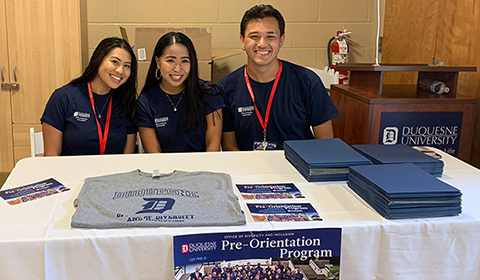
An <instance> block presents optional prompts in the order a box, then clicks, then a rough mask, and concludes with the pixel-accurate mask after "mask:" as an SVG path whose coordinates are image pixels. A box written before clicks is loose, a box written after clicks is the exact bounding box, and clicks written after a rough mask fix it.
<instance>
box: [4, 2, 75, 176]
mask: <svg viewBox="0 0 480 280" xmlns="http://www.w3.org/2000/svg"><path fill="white" fill-rule="evenodd" d="M81 2H83V1H81V0H77V1H64V0H49V1H47V0H39V1H30V0H0V6H1V7H0V20H1V21H2V23H1V27H0V46H1V48H0V59H1V60H0V66H3V68H4V82H5V83H17V84H18V85H19V86H18V89H14V90H11V89H8V87H4V89H2V91H1V96H0V100H1V103H0V104H1V105H0V106H1V111H2V112H1V113H0V129H1V130H2V133H1V134H0V150H1V157H2V159H1V163H0V171H9V170H11V168H12V167H13V165H14V163H15V162H16V161H18V160H19V159H21V158H23V157H26V156H29V153H28V152H26V151H28V149H25V146H28V145H29V144H28V141H25V139H24V137H27V139H28V128H29V127H30V126H38V125H39V124H40V117H41V115H42V113H43V110H44V108H45V103H46V102H47V100H48V98H49V97H50V95H51V93H52V92H53V90H55V89H56V88H58V87H60V86H62V85H63V84H65V83H66V82H68V81H70V80H71V79H72V78H73V77H76V76H78V75H80V74H81V71H82V44H81V43H82V30H83V29H82V21H81ZM4 23H5V24H4Z"/></svg>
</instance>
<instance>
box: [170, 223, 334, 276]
mask: <svg viewBox="0 0 480 280" xmlns="http://www.w3.org/2000/svg"><path fill="white" fill-rule="evenodd" d="M341 239H342V229H341V228H312V229H308V230H280V231H246V232H232V233H208V234H192V235H179V236H174V238H173V243H174V263H175V267H181V266H189V265H193V264H202V263H213V262H218V261H220V262H221V261H235V260H248V259H262V258H264V259H270V258H274V259H283V260H286V259H298V260H300V261H307V262H308V260H309V259H313V260H315V259H318V258H322V259H329V258H331V259H332V261H333V260H334V259H335V260H337V261H339V260H340V251H341ZM335 265H339V263H336V264H335Z"/></svg>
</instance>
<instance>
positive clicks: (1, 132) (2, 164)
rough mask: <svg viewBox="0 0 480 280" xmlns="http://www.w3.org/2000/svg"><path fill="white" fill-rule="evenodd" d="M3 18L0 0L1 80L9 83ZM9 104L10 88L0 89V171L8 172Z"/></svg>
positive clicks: (10, 151)
mask: <svg viewBox="0 0 480 280" xmlns="http://www.w3.org/2000/svg"><path fill="white" fill-rule="evenodd" d="M5 20H6V18H5V0H0V68H3V82H5V83H9V82H10V78H9V73H10V66H9V63H8V52H7V50H8V46H7V29H6V26H5ZM0 79H1V77H0ZM10 105H11V104H10V90H1V89H0V172H9V171H11V170H12V168H13V136H12V110H11V107H10ZM0 187H1V186H0Z"/></svg>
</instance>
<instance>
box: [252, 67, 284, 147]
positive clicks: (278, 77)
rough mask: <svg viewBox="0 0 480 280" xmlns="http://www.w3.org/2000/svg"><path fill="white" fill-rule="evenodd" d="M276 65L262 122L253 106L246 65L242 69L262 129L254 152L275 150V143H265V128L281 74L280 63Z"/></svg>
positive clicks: (255, 143)
mask: <svg viewBox="0 0 480 280" xmlns="http://www.w3.org/2000/svg"><path fill="white" fill-rule="evenodd" d="M278 63H279V68H278V72H277V76H276V77H275V82H274V83H273V87H272V91H271V92H270V97H269V99H268V105H267V110H266V112H265V120H263V118H262V115H261V114H260V111H259V110H258V108H257V105H256V104H255V95H254V94H253V89H252V86H251V84H250V79H249V78H248V74H247V66H248V65H246V66H245V68H244V69H245V70H244V76H245V82H246V84H247V88H248V92H249V93H250V97H251V98H252V101H253V106H254V107H255V113H256V114H257V118H258V121H259V122H260V124H261V125H262V128H263V141H254V142H253V150H255V151H260V150H261V151H266V150H276V149H277V143H275V142H271V141H267V127H268V119H269V118H270V111H271V109H272V102H273V97H274V96H275V92H276V90H277V86H278V81H279V80H280V75H281V74H282V68H283V66H282V62H281V61H280V60H278Z"/></svg>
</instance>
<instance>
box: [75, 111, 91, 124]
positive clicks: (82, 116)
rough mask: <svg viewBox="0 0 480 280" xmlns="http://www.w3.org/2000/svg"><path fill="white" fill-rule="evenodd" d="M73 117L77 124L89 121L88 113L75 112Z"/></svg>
mask: <svg viewBox="0 0 480 280" xmlns="http://www.w3.org/2000/svg"><path fill="white" fill-rule="evenodd" d="M73 117H74V118H75V120H77V121H78V122H86V121H88V120H89V119H90V113H84V112H79V111H75V112H74V113H73Z"/></svg>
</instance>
